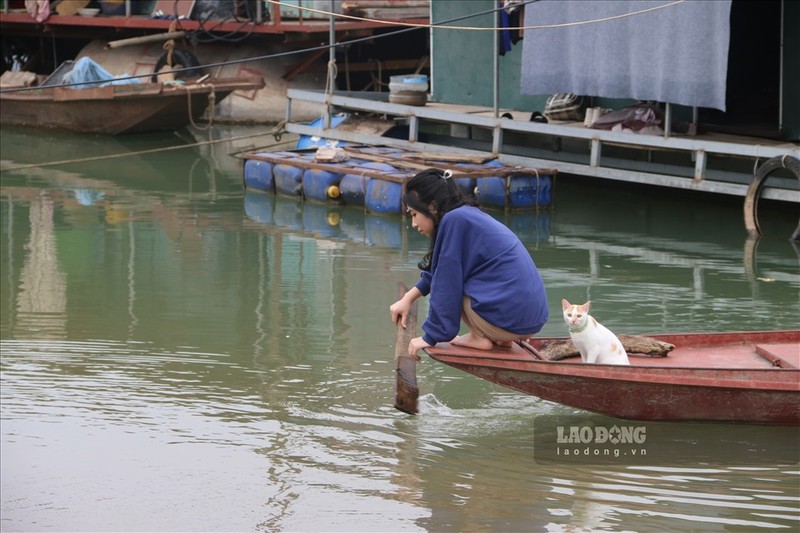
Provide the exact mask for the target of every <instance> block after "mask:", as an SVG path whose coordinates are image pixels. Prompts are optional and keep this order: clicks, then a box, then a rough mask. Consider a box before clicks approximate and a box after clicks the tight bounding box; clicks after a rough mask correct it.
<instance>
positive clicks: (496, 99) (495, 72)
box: [492, 10, 500, 118]
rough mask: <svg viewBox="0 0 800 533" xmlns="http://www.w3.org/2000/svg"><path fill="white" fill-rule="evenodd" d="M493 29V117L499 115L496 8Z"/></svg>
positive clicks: (498, 48)
mask: <svg viewBox="0 0 800 533" xmlns="http://www.w3.org/2000/svg"><path fill="white" fill-rule="evenodd" d="M494 28H495V29H494V31H493V32H492V36H493V37H494V46H492V50H493V52H494V58H493V61H492V76H493V81H494V85H493V87H492V92H493V95H492V106H493V108H494V118H497V117H499V116H500V97H499V94H498V93H499V92H500V33H499V31H500V30H499V28H500V10H496V11H495V12H494Z"/></svg>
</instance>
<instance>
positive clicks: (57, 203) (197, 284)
mask: <svg viewBox="0 0 800 533" xmlns="http://www.w3.org/2000/svg"><path fill="white" fill-rule="evenodd" d="M0 135H2V139H0V141H2V142H0V150H1V151H2V155H1V156H0V159H2V169H8V168H10V167H11V166H13V165H17V166H19V165H20V164H22V163H27V162H31V161H35V160H36V157H37V155H36V153H34V151H35V149H36V142H37V141H41V142H53V143H55V144H56V145H57V146H54V147H53V151H52V156H53V160H55V159H56V158H61V159H66V158H67V156H68V155H69V154H70V153H71V154H72V156H73V157H74V156H75V155H76V154H80V153H81V151H82V150H83V149H84V148H83V147H84V145H86V146H88V147H90V148H86V150H93V151H94V150H96V151H97V153H98V154H100V153H103V152H104V151H106V152H109V153H111V152H113V153H116V152H117V151H119V150H120V149H121V148H120V147H119V146H116V145H113V144H105V143H106V140H105V139H94V138H93V140H92V143H86V142H80V139H77V140H71V139H65V138H56V139H55V140H53V138H52V137H41V138H38V137H36V136H35V135H33V136H32V134H27V133H26V134H19V135H17V134H15V133H14V132H13V131H9V130H7V129H4V130H2V132H0ZM108 142H109V143H116V142H117V141H114V140H109V141H108ZM126 142H127V143H133V145H134V146H132V147H127V148H125V149H129V150H131V151H137V150H140V149H141V148H142V147H148V146H154V145H159V144H165V143H167V142H174V139H172V138H169V137H168V136H164V137H158V136H151V137H146V138H142V139H139V140H133V141H126ZM137 143H140V144H138V145H137ZM7 147H13V150H11V149H9V148H7ZM123 148H124V147H123ZM229 151H233V150H232V149H231V150H229ZM231 159H232V158H227V159H226V157H225V155H224V151H223V150H222V147H220V146H218V147H217V149H216V150H215V154H214V155H213V157H212V156H211V155H209V154H207V153H204V152H202V151H197V150H195V149H193V148H188V149H187V150H186V151H183V150H182V151H180V153H171V155H169V154H165V153H156V154H149V155H139V156H135V157H133V158H131V160H130V161H127V162H126V163H125V164H124V165H123V164H122V163H120V162H119V161H121V160H119V161H117V162H87V163H85V164H81V165H70V166H63V167H45V168H26V169H19V170H13V171H12V170H2V174H0V178H1V179H2V189H0V196H1V200H2V202H0V221H2V222H1V223H0V227H1V228H2V242H1V243H0V265H1V266H0V351H1V353H2V359H1V360H0V372H1V373H2V388H0V408H1V409H2V420H1V423H2V443H1V444H2V445H1V446H0V458H1V460H2V467H1V468H0V475H1V476H2V486H1V487H0V489H1V490H0V493H2V504H0V505H1V506H2V507H1V508H0V510H1V511H2V513H1V514H2V517H1V518H0V520H1V521H0V525H1V526H2V529H3V530H4V531H30V530H46V529H49V530H57V531H87V530H106V531H107V530H203V531H222V530H226V531H231V530H237V531H251V530H263V531H279V530H293V531H298V530H303V531H313V530H331V531H332V530H347V531H352V530H354V529H355V530H363V531H485V530H504V531H522V530H525V531H542V530H548V531H564V530H582V529H585V530H589V529H606V530H634V531H652V530H658V531H665V530H685V529H698V530H700V529H719V530H726V529H730V530H742V531H750V530H758V529H762V530H772V529H777V528H796V527H797V524H798V521H799V520H800V509H799V507H800V503H799V502H798V499H799V498H800V489H798V485H799V484H798V475H800V473H799V471H798V467H797V465H794V466H792V467H788V468H787V467H783V466H780V467H778V466H771V465H765V464H764V461H763V460H762V461H756V460H755V456H754V460H753V463H754V465H753V466H741V465H742V464H746V463H747V460H746V459H747V458H746V457H744V458H742V461H741V462H740V461H737V463H736V465H731V464H725V463H720V464H711V465H709V464H703V465H700V464H698V465H696V466H691V465H690V466H684V463H685V461H684V462H682V463H681V466H680V467H679V466H677V465H676V466H673V467H665V466H663V465H660V466H634V465H626V464H618V465H604V466H591V465H590V466H570V465H568V464H567V465H542V464H537V463H536V461H535V460H534V453H533V445H534V438H533V420H534V419H535V417H536V416H539V415H546V414H547V415H549V414H571V413H573V412H574V410H572V409H570V408H566V407H563V406H559V405H556V404H552V403H549V402H545V401H542V400H539V399H537V398H533V397H528V396H523V395H519V394H516V393H514V392H511V391H507V390H505V389H502V388H499V387H496V386H493V385H491V384H489V383H486V382H483V381H480V380H478V379H477V378H474V377H473V376H470V375H467V374H463V373H459V372H458V371H456V370H454V369H451V368H449V367H445V366H443V365H439V364H437V363H434V362H432V361H430V360H428V361H424V362H423V363H421V364H420V365H418V383H419V385H420V389H421V392H422V397H421V400H422V403H421V413H420V415H419V416H416V417H409V416H406V415H404V414H402V413H399V412H398V411H396V410H395V409H393V408H392V403H393V393H394V391H393V386H394V373H393V361H392V354H393V353H394V349H393V348H394V347H393V343H394V339H395V335H394V329H393V327H392V325H391V324H390V323H389V319H388V306H389V304H390V303H391V302H392V301H393V297H394V294H395V287H396V283H397V281H398V280H403V281H405V282H406V283H411V282H413V281H414V280H415V278H416V276H417V275H418V271H417V270H416V263H417V261H418V260H419V258H420V257H421V256H422V255H423V254H424V253H425V251H426V249H427V245H428V242H427V240H425V239H424V238H423V237H421V236H420V235H418V234H417V233H416V232H413V231H411V230H410V229H409V228H408V221H407V220H404V219H403V218H402V217H376V216H371V215H369V214H367V213H364V212H363V210H359V209H356V208H352V207H347V208H344V207H340V206H328V205H317V204H311V203H305V204H304V203H301V202H298V201H296V200H293V199H289V198H282V197H274V196H268V195H259V194H250V193H248V194H244V193H243V192H242V190H241V174H240V171H241V169H240V167H237V165H236V160H233V162H231ZM201 169H206V170H202V171H201ZM209 169H213V173H210V172H207V170H209ZM211 174H213V176H212V175H211ZM557 187H558V195H557V197H556V208H555V210H554V211H552V212H550V211H547V212H541V213H524V214H504V213H501V212H496V213H494V214H495V216H497V217H498V218H500V219H501V220H503V222H505V223H506V224H508V225H509V226H510V227H512V228H513V229H514V230H515V231H516V232H517V233H518V234H519V235H520V236H521V237H522V239H523V241H524V242H525V243H526V245H527V246H528V248H529V250H530V251H531V254H532V255H533V257H534V259H535V260H536V262H537V265H538V266H539V267H540V269H541V270H542V273H543V276H544V278H545V281H546V283H547V286H548V297H549V299H550V305H551V314H552V315H553V316H554V317H558V316H560V311H559V310H558V304H559V302H560V299H561V298H567V299H569V300H575V301H580V300H582V299H585V300H588V299H591V300H592V301H593V304H592V306H593V310H595V309H596V313H595V314H596V316H598V318H599V319H600V320H601V321H602V322H603V323H604V324H606V325H607V326H609V327H610V328H612V329H614V330H616V331H619V332H628V333H645V332H654V331H663V332H676V331H704V330H712V331H723V330H730V329H748V330H755V329H780V328H792V327H797V316H800V298H798V291H799V290H800V276H798V275H799V274H800V269H799V268H798V256H797V254H796V251H795V248H794V247H792V246H791V244H789V243H788V242H787V241H786V240H785V239H784V235H788V234H789V233H791V229H790V230H789V231H788V232H785V233H784V232H782V231H781V230H782V229H783V228H784V227H789V228H791V227H792V224H793V223H796V213H795V212H794V210H792V209H781V208H780V207H776V208H775V209H774V210H771V211H770V215H771V216H770V217H767V216H765V215H766V213H764V212H762V215H761V217H762V219H763V220H762V226H765V227H766V233H767V237H765V238H764V239H762V240H761V241H759V242H758V243H757V244H756V245H754V243H752V242H751V243H748V242H747V241H746V239H745V232H744V229H743V226H742V221H741V206H740V205H738V204H737V203H735V202H729V201H724V200H717V199H702V200H698V199H694V197H686V196H681V195H677V196H675V195H671V194H660V193H659V194H658V195H653V194H646V193H644V192H642V191H637V192H635V193H630V192H625V191H624V190H623V189H619V188H615V187H609V186H603V187H598V186H596V185H587V184H586V183H584V182H577V181H575V182H573V181H572V180H571V179H569V178H562V179H560V180H559V183H558V184H557ZM76 191H80V194H76ZM772 235H774V237H771V236H772ZM425 311H426V309H425V303H424V302H423V305H422V306H421V309H420V313H421V314H424V313H425ZM544 333H545V334H557V335H563V334H565V333H566V331H565V327H564V326H563V324H561V323H560V321H559V320H553V321H551V323H549V324H547V325H546V327H545V331H544ZM698 431H700V432H702V434H703V435H705V436H708V435H714V434H715V433H718V434H720V435H721V434H722V432H721V430H720V429H719V426H714V425H698ZM770 431H774V430H772V429H771V428H768V427H766V428H764V432H765V433H766V434H768V433H769V432H770ZM748 453H753V454H756V453H763V450H762V449H756V447H754V448H753V451H752V452H748ZM354 524H355V525H354Z"/></svg>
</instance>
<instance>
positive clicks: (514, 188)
mask: <svg viewBox="0 0 800 533" xmlns="http://www.w3.org/2000/svg"><path fill="white" fill-rule="evenodd" d="M552 185H553V180H552V178H551V177H550V176H544V175H541V174H540V175H538V176H537V175H536V174H528V175H525V176H514V177H512V178H511V182H510V185H509V188H508V202H509V204H510V207H511V208H512V209H527V208H531V207H537V206H539V207H543V206H547V205H550V201H551V200H552V192H551V191H552Z"/></svg>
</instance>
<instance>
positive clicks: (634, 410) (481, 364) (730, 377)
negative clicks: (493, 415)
mask: <svg viewBox="0 0 800 533" xmlns="http://www.w3.org/2000/svg"><path fill="white" fill-rule="evenodd" d="M650 337H651V338H653V339H656V340H658V341H662V342H666V343H670V344H673V345H674V346H675V348H674V349H673V350H672V351H670V352H669V354H668V355H667V356H666V357H651V356H648V355H637V354H629V359H630V362H631V364H630V366H621V365H604V364H584V363H582V362H581V359H580V357H578V358H571V359H563V360H560V361H549V360H546V359H545V358H544V357H543V356H542V354H541V349H542V348H543V346H545V343H548V342H553V341H559V340H562V339H554V338H549V339H548V338H532V339H529V340H527V341H522V342H519V343H516V344H513V345H512V346H511V347H509V348H501V347H496V348H495V349H494V350H491V351H482V350H474V349H470V348H463V347H459V346H452V345H449V344H447V343H440V344H437V345H436V346H435V347H432V348H427V349H426V350H425V352H426V353H427V354H428V355H429V356H430V357H431V358H433V359H435V360H436V361H439V362H441V363H444V364H447V365H450V366H452V367H454V368H457V369H459V370H463V371H465V372H469V373H470V374H474V375H476V376H478V377H480V378H482V379H485V380H487V381H490V382H492V383H497V384H498V385H502V386H504V387H508V388H510V389H514V390H516V391H519V392H523V393H525V394H530V395H532V396H537V397H539V398H542V399H544V400H549V401H552V402H557V403H560V404H563V405H567V406H570V407H576V408H579V409H585V410H587V411H593V412H596V413H601V414H604V415H608V416H614V417H617V418H623V419H630V420H645V421H661V422H680V421H686V422H689V421H692V422H736V423H740V422H741V423H757V424H776V425H800V330H788V331H759V332H732V333H687V334H672V335H652V336H650Z"/></svg>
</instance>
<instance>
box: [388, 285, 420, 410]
mask: <svg viewBox="0 0 800 533" xmlns="http://www.w3.org/2000/svg"><path fill="white" fill-rule="evenodd" d="M406 292H408V287H406V286H405V284H404V283H403V282H402V281H401V282H400V283H398V284H397V293H398V295H399V298H402V297H403V296H405V294H406ZM400 322H401V321H400V319H398V320H397V324H396V327H397V342H396V343H395V346H394V357H395V363H396V364H397V380H396V386H395V395H394V406H395V408H396V409H399V410H400V411H403V412H404V413H408V414H410V415H415V414H417V412H418V411H419V407H418V405H417V399H418V398H419V388H418V387H417V361H416V359H414V358H413V357H410V356H409V355H408V345H409V343H410V342H411V339H413V338H414V335H415V334H416V331H417V302H416V301H415V302H414V303H413V304H411V309H409V311H408V316H407V317H406V327H405V328H404V327H403V326H402V325H401V324H400Z"/></svg>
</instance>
